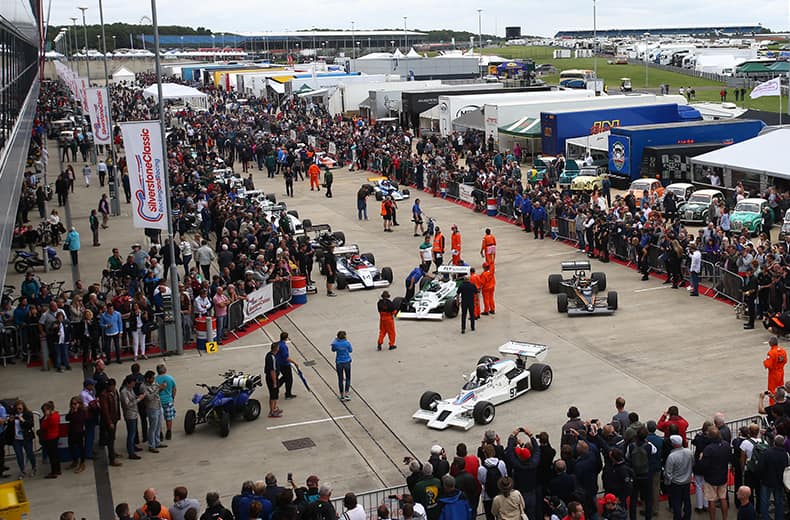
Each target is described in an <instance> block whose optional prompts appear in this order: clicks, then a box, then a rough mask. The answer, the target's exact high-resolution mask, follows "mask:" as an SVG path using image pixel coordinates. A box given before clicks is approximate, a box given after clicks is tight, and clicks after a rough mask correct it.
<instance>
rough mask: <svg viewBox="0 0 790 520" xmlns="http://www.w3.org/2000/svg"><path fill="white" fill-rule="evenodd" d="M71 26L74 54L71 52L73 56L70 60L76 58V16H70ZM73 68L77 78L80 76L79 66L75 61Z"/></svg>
mask: <svg viewBox="0 0 790 520" xmlns="http://www.w3.org/2000/svg"><path fill="white" fill-rule="evenodd" d="M71 24H72V25H73V26H74V32H73V34H74V52H73V54H74V55H73V56H72V58H76V54H77V17H76V16H72V17H71ZM74 67H75V69H76V70H75V71H74V72H76V73H77V76H79V75H80V64H79V63H77V62H76V60H75V62H74Z"/></svg>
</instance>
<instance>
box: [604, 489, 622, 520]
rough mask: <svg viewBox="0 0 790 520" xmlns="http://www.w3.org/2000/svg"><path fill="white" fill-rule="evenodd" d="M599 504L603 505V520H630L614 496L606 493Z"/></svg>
mask: <svg viewBox="0 0 790 520" xmlns="http://www.w3.org/2000/svg"><path fill="white" fill-rule="evenodd" d="M598 503H599V504H600V505H601V518H602V519H603V520H626V518H628V513H626V511H625V508H624V507H623V505H622V504H621V503H620V501H619V500H617V497H616V496H614V495H613V494H611V493H606V494H605V495H604V496H603V498H601V499H600V500H599V501H598Z"/></svg>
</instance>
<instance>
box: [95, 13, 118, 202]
mask: <svg viewBox="0 0 790 520" xmlns="http://www.w3.org/2000/svg"><path fill="white" fill-rule="evenodd" d="M99 23H101V41H102V52H103V53H104V60H103V61H104V85H105V87H106V91H107V96H108V97H109V96H110V74H109V72H108V71H107V38H106V37H105V32H104V5H103V3H102V0H99ZM107 107H108V108H107V112H108V113H109V119H108V120H107V124H108V126H109V127H110V132H111V134H110V135H111V136H112V129H113V125H112V108H111V107H112V104H111V103H110V100H109V99H108V100H107ZM109 146H110V156H111V157H112V170H111V171H110V172H109V179H108V180H107V186H108V188H109V190H110V211H111V212H112V215H113V216H114V217H117V216H119V215H120V214H121V201H120V199H119V198H118V177H119V176H120V174H121V172H120V171H118V161H116V160H115V146H114V143H113V142H112V138H110V144H109ZM105 155H106V154H105Z"/></svg>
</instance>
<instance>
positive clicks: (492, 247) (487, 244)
mask: <svg viewBox="0 0 790 520" xmlns="http://www.w3.org/2000/svg"><path fill="white" fill-rule="evenodd" d="M480 255H481V256H483V257H484V258H485V261H486V263H487V264H489V265H491V266H492V267H493V265H494V262H495V261H496V237H495V236H494V235H492V234H491V230H490V229H486V234H485V235H483V243H482V244H481V246H480Z"/></svg>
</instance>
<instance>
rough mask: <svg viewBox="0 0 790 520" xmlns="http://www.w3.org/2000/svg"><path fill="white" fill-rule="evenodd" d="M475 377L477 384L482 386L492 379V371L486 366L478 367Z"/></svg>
mask: <svg viewBox="0 0 790 520" xmlns="http://www.w3.org/2000/svg"><path fill="white" fill-rule="evenodd" d="M475 376H476V377H477V383H478V384H480V385H482V384H484V383H485V382H486V381H488V378H489V377H491V369H490V368H488V365H485V364H483V365H477V370H476V373H475Z"/></svg>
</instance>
